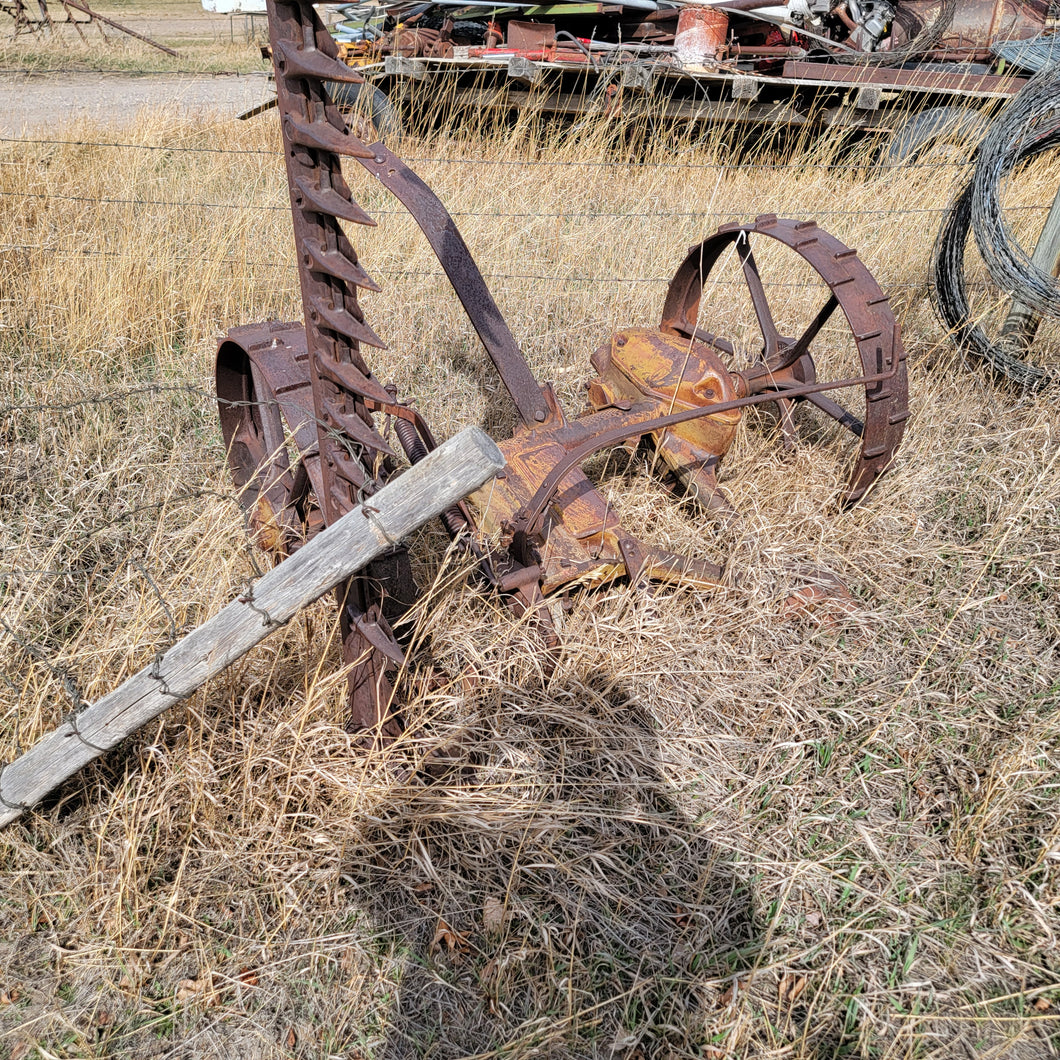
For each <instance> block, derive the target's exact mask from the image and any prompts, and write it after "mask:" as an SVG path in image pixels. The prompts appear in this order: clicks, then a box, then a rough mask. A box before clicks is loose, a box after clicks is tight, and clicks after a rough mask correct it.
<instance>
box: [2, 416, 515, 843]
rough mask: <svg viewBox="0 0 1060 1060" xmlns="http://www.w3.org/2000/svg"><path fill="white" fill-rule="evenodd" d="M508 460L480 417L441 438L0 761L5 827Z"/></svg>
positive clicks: (478, 483)
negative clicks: (236, 593) (213, 611)
mask: <svg viewBox="0 0 1060 1060" xmlns="http://www.w3.org/2000/svg"><path fill="white" fill-rule="evenodd" d="M503 467H504V457H503V456H502V455H501V451H500V450H499V449H498V448H497V446H496V444H495V443H494V442H493V440H492V439H491V438H490V437H489V436H488V435H487V434H485V433H484V432H483V431H481V430H479V429H478V428H477V427H470V428H468V429H467V430H465V431H462V432H461V433H460V434H458V435H457V436H456V437H455V438H451V439H450V440H449V441H448V442H446V443H445V444H444V445H441V446H439V448H437V449H436V450H434V452H432V453H430V454H429V455H428V456H427V457H425V458H424V459H423V460H421V461H420V462H419V463H418V464H415V465H413V467H411V468H410V469H409V470H408V471H406V472H405V473H404V474H403V475H401V476H400V477H399V478H397V479H395V480H394V481H393V482H391V483H390V484H388V485H387V486H384V487H383V489H381V490H380V491H379V492H378V493H376V494H374V495H373V496H372V497H371V498H370V500H369V501H368V502H366V503H365V504H363V505H361V506H360V507H358V508H354V509H353V511H351V512H348V513H347V514H346V515H344V516H343V517H342V518H341V519H340V520H339V521H338V522H337V523H335V524H334V525H332V526H329V527H328V528H327V529H326V530H324V531H323V532H322V533H320V534H318V535H317V536H316V537H314V538H313V539H312V541H310V542H309V543H308V544H307V545H304V546H303V547H302V548H300V549H299V550H298V551H297V552H296V553H295V554H294V555H293V556H291V557H290V559H285V560H284V561H283V562H282V563H280V564H279V565H278V566H276V567H274V568H273V569H272V570H270V571H269V572H268V573H267V574H265V575H264V576H263V577H261V578H260V579H259V580H258V581H256V582H255V583H254V585H253V587H252V589H251V590H249V591H248V592H247V593H246V594H245V595H244V596H241V597H240V598H239V599H238V600H235V601H233V602H232V603H230V604H229V605H228V606H227V607H225V608H224V609H223V610H222V611H220V612H219V613H218V614H217V615H215V616H214V617H213V618H211V619H210V620H209V621H208V622H206V623H204V624H203V625H201V626H199V627H198V629H196V630H194V631H193V632H192V633H189V634H188V635H187V636H186V637H184V638H183V639H182V640H180V641H178V642H177V643H176V644H175V645H174V646H173V647H171V648H170V649H169V650H168V651H166V652H165V653H164V654H162V655H161V656H159V658H157V659H156V660H155V661H154V662H153V663H152V664H151V665H150V666H148V667H145V668H144V669H143V670H141V671H140V672H139V673H138V674H135V675H134V676H133V677H130V678H129V680H128V681H126V682H125V683H124V684H122V685H121V686H120V687H118V688H116V689H115V690H114V691H113V692H111V693H109V694H108V695H106V696H104V697H103V698H102V699H100V700H97V701H96V702H95V703H93V704H92V705H91V706H89V707H87V708H85V709H84V710H83V711H82V712H81V713H80V714H78V715H77V716H76V717H71V718H70V719H68V720H67V721H65V722H63V724H62V725H60V726H59V727H58V728H57V729H55V730H53V731H52V732H50V733H49V734H48V735H47V736H45V737H44V738H43V739H41V740H40V741H39V742H38V743H36V744H35V745H34V746H33V747H31V748H30V749H29V750H28V751H27V752H26V753H25V754H24V755H22V756H21V757H19V758H16V759H15V761H13V762H12V763H10V765H8V766H6V767H5V768H3V769H2V770H0V828H2V827H3V826H4V825H7V824H10V823H11V822H12V821H14V820H15V819H16V818H17V817H18V816H19V815H20V814H21V813H22V811H23V810H26V809H28V808H29V807H31V806H33V805H34V804H35V803H37V802H39V801H40V800H41V799H42V798H43V797H44V796H45V795H47V794H48V792H50V791H52V790H54V789H55V788H56V787H58V786H59V784H61V783H62V782H63V781H64V780H66V778H67V777H69V776H72V775H73V774H74V773H76V772H77V771H78V770H79V769H81V768H82V767H84V766H85V765H87V764H88V763H89V762H91V761H92V760H93V759H94V758H98V757H99V756H100V755H101V754H103V753H104V752H105V751H108V750H110V748H112V747H113V746H114V745H115V744H117V743H119V742H120V741H121V740H122V739H124V738H125V737H126V736H128V735H129V733H131V732H134V731H135V730H136V729H138V728H140V726H141V725H144V724H146V723H147V722H148V721H150V720H151V719H152V718H155V717H157V716H158V715H159V714H161V713H162V711H164V710H165V709H166V708H167V707H170V706H172V705H173V704H174V703H177V702H179V701H180V700H182V699H186V698H187V697H188V696H190V695H191V694H192V693H193V692H194V691H195V690H196V689H197V688H199V687H200V686H201V685H202V684H203V683H204V682H206V681H208V680H209V679H210V678H211V677H215V676H216V675H217V674H219V673H220V672H221V671H222V670H224V669H225V667H227V666H230V665H231V664H232V663H233V662H235V661H236V660H237V659H239V658H240V657H241V656H243V655H245V654H246V653H247V652H248V651H250V649H251V648H253V647H254V645H255V644H258V643H259V642H260V641H262V640H264V639H265V637H267V636H268V635H269V634H270V633H271V632H272V631H273V630H274V629H277V628H278V627H280V626H282V625H283V624H284V623H286V622H287V621H288V620H289V619H290V618H292V617H293V616H294V615H295V614H296V613H297V612H298V611H299V610H300V609H301V608H303V607H305V606H306V605H307V604H310V603H312V602H313V601H314V600H316V599H319V597H321V596H323V595H324V593H326V592H327V591H328V590H329V589H332V588H334V587H335V586H336V585H338V583H339V582H341V581H343V580H344V579H346V578H349V577H350V576H351V575H352V574H354V573H356V572H357V571H358V570H360V569H361V568H362V567H364V566H365V564H367V563H368V562H369V561H370V560H372V559H374V558H375V557H376V556H378V555H380V554H381V553H382V552H384V551H385V550H386V549H388V548H389V547H390V546H391V545H392V544H394V543H396V542H397V541H399V540H400V539H401V538H402V537H404V536H405V535H406V534H408V533H409V532H410V531H412V530H414V529H415V528H416V527H418V526H421V525H422V524H423V523H425V522H427V521H428V520H429V519H432V518H434V516H436V515H438V514H440V513H441V512H443V511H444V510H445V509H446V508H449V507H450V506H451V505H453V504H455V503H456V502H457V501H458V500H460V499H461V498H463V497H466V496H467V495H468V494H469V493H471V492H473V491H474V490H476V489H478V488H479V486H481V485H483V484H484V483H485V482H487V481H488V480H489V479H491V478H492V477H493V476H494V475H496V474H497V473H498V472H499V471H500V470H501V469H502V468H503Z"/></svg>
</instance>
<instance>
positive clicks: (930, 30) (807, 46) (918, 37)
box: [335, 0, 1049, 68]
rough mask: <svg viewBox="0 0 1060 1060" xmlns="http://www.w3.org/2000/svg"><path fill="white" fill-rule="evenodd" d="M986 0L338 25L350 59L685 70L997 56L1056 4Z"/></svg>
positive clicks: (522, 0) (554, 9) (694, 7)
mask: <svg viewBox="0 0 1060 1060" xmlns="http://www.w3.org/2000/svg"><path fill="white" fill-rule="evenodd" d="M998 6H999V5H997V4H994V3H992V2H988V0H973V2H971V3H960V4H958V3H957V2H956V0H944V2H943V3H941V4H940V3H938V2H937V0H904V2H901V3H891V2H888V0H788V2H787V3H785V4H777V3H773V2H770V0H705V2H702V3H688V2H685V0H615V2H606V0H598V2H577V0H559V2H554V3H548V2H545V3H533V2H526V0H516V2H513V3H507V4H503V5H498V4H486V3H466V2H464V0H423V2H415V0H397V2H394V3H382V4H377V3H374V2H373V3H367V4H357V5H349V6H347V7H345V8H343V9H341V11H342V15H343V21H342V22H341V23H340V24H339V25H338V26H337V27H336V28H335V34H336V37H337V39H338V40H339V42H340V44H341V45H342V56H343V58H344V59H345V60H346V61H347V62H348V63H349V64H350V65H354V66H359V65H369V64H372V63H378V62H380V61H381V60H382V59H385V58H386V57H387V56H401V57H404V58H432V59H452V58H456V59H488V58H496V59H503V58H505V57H511V56H522V57H524V58H526V59H529V60H531V61H535V62H557V63H572V64H576V65H582V66H584V65H586V64H591V65H598V64H599V63H601V62H603V61H608V60H610V61H614V60H615V59H616V58H617V59H620V60H627V61H628V60H636V59H638V58H642V57H644V56H646V55H650V56H651V57H652V58H653V59H657V60H661V61H663V62H676V63H678V64H681V65H686V66H687V65H695V64H697V63H702V62H708V63H710V64H716V63H725V62H730V61H739V60H746V61H750V62H752V63H754V64H755V65H756V66H757V67H758V68H762V66H763V65H765V66H768V65H769V64H771V63H773V64H775V63H776V61H778V60H784V59H793V58H803V57H805V56H807V55H811V56H814V55H816V56H820V57H822V58H829V59H833V60H838V61H851V60H865V59H870V60H875V61H877V62H890V63H900V62H904V61H906V60H907V59H909V58H911V57H912V56H917V57H920V58H931V59H936V60H938V59H941V60H958V59H959V60H962V61H969V60H976V59H979V60H982V59H988V58H989V57H990V53H989V42H990V40H991V39H996V37H997V35H998V33H999V32H1000V33H1001V34H1002V35H1003V37H1004V38H1005V39H1008V40H1019V39H1026V38H1029V37H1034V36H1037V35H1038V34H1040V33H1041V32H1042V28H1043V25H1044V24H1045V22H1046V20H1047V18H1048V14H1049V11H1048V8H1049V5H1048V3H1046V2H1043V0H1038V2H1033V0H1032V2H1029V3H1019V4H1005V5H1001V6H1002V7H1003V8H1004V10H1003V12H1002V17H1001V22H1003V23H1004V24H1003V25H1001V24H999V20H998V18H997V17H995V16H996V15H997V8H998Z"/></svg>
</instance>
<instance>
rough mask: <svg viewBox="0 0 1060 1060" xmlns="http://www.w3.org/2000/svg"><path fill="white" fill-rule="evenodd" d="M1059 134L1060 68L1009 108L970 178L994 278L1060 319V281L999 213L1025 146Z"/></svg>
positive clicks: (980, 240) (980, 237)
mask: <svg viewBox="0 0 1060 1060" xmlns="http://www.w3.org/2000/svg"><path fill="white" fill-rule="evenodd" d="M1057 132H1060V67H1057V66H1052V67H1050V68H1049V69H1048V70H1045V71H1044V72H1043V73H1041V74H1039V75H1038V76H1037V77H1036V78H1035V79H1034V80H1033V81H1031V82H1030V84H1028V85H1027V87H1026V88H1024V89H1023V91H1022V92H1020V94H1019V95H1018V96H1017V97H1016V98H1015V99H1014V100H1013V101H1012V103H1011V104H1010V105H1009V106H1008V107H1007V108H1006V109H1005V111H1004V112H1003V113H1002V114H1001V116H1000V117H999V119H998V120H997V121H996V122H995V123H994V124H993V125H992V127H991V129H990V131H989V132H988V133H987V135H986V139H985V140H984V141H983V145H982V147H981V148H980V149H979V161H978V162H977V163H976V167H975V176H974V177H973V178H972V229H973V230H974V232H975V242H976V244H977V245H978V247H979V254H980V255H981V257H982V259H983V264H984V265H986V271H987V272H989V273H990V279H991V280H993V281H994V283H995V284H996V285H997V286H998V287H1000V288H1001V290H1003V291H1012V292H1013V293H1018V294H1019V299H1020V301H1021V302H1023V303H1024V304H1025V305H1028V306H1030V307H1031V308H1033V309H1035V310H1037V312H1039V313H1042V314H1045V315H1048V316H1060V283H1057V280H1056V279H1055V278H1054V277H1053V276H1052V275H1051V274H1050V273H1048V272H1044V271H1043V270H1042V269H1040V268H1038V266H1037V265H1035V264H1034V263H1033V262H1032V261H1031V259H1030V256H1029V255H1028V254H1027V252H1026V251H1025V250H1024V249H1023V248H1022V247H1021V246H1020V245H1019V243H1017V242H1016V240H1015V239H1014V238H1013V237H1012V233H1011V232H1010V231H1009V228H1008V226H1007V225H1006V224H1005V218H1004V215H1003V213H1002V209H1001V196H1002V191H1003V188H1004V183H1005V181H1006V179H1007V178H1008V177H1009V175H1010V174H1011V173H1012V170H1013V168H1014V167H1015V166H1016V163H1017V161H1019V158H1020V154H1021V152H1022V151H1023V149H1024V147H1025V145H1027V144H1034V143H1037V142H1038V141H1039V140H1040V139H1043V138H1048V137H1050V136H1053V135H1055V134H1056V133H1057Z"/></svg>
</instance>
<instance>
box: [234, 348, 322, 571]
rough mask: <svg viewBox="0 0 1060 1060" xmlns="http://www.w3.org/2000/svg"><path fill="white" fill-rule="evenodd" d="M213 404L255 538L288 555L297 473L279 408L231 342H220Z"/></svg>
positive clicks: (260, 379)
mask: <svg viewBox="0 0 1060 1060" xmlns="http://www.w3.org/2000/svg"><path fill="white" fill-rule="evenodd" d="M217 405H218V410H219V413H220V418H221V433H222V435H223V436H224V440H225V448H226V449H227V451H228V466H229V468H230V469H231V471H232V479H233V481H234V482H235V485H236V489H237V490H238V491H239V503H240V504H241V505H242V507H243V510H244V511H245V512H246V513H247V515H248V518H249V522H250V529H251V532H252V534H253V536H254V540H255V542H256V543H257V544H258V545H260V546H261V547H262V548H264V549H266V550H267V551H269V552H274V553H278V554H279V556H280V557H282V556H284V555H287V554H288V553H289V552H291V551H293V548H292V545H293V544H294V541H293V540H292V534H291V531H292V527H293V525H295V524H296V520H294V519H292V518H291V517H290V516H291V514H292V513H293V511H294V508H295V506H296V505H295V503H294V502H295V500H296V498H295V497H294V496H293V494H294V492H295V490H296V482H295V479H296V475H295V474H294V473H292V470H291V459H290V454H289V453H288V450H287V440H286V435H285V432H284V429H283V419H282V417H281V415H280V406H279V404H278V403H277V401H276V395H275V393H274V392H273V390H272V388H271V387H270V386H269V384H268V383H267V382H266V381H265V380H264V378H262V376H261V374H260V373H259V372H258V370H257V369H256V368H255V366H254V364H253V362H252V361H251V360H250V358H249V357H248V356H247V354H246V351H244V350H243V348H242V347H241V346H239V345H237V344H236V343H234V342H226V343H224V344H223V345H222V346H221V348H220V350H219V351H218V354H217ZM298 477H299V478H301V477H302V476H298ZM297 521H300V520H297ZM302 536H303V535H301V534H297V535H296V537H299V538H300V537H302Z"/></svg>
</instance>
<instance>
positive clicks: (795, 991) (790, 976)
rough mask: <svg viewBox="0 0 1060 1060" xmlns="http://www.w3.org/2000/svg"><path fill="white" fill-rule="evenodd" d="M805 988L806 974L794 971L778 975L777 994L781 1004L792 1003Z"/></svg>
mask: <svg viewBox="0 0 1060 1060" xmlns="http://www.w3.org/2000/svg"><path fill="white" fill-rule="evenodd" d="M805 989H806V976H804V975H796V974H795V973H794V972H785V973H784V974H783V975H782V976H781V977H780V983H779V984H778V986H777V995H778V996H779V998H780V1003H781V1004H782V1005H793V1004H794V1003H795V1001H796V1000H797V999H798V996H799V995H800V994H801V993H802V992H803V991H804V990H805Z"/></svg>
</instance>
